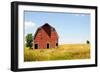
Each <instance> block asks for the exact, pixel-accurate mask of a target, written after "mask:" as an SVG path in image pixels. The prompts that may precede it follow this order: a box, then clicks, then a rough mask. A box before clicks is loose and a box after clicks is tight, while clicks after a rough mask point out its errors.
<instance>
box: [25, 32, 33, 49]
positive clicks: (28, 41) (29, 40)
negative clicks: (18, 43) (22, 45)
mask: <svg viewBox="0 0 100 73" xmlns="http://www.w3.org/2000/svg"><path fill="white" fill-rule="evenodd" d="M32 41H33V36H32V34H31V33H30V34H27V36H26V47H29V48H32Z"/></svg>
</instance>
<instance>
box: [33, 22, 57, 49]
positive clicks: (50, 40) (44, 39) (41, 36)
mask: <svg viewBox="0 0 100 73" xmlns="http://www.w3.org/2000/svg"><path fill="white" fill-rule="evenodd" d="M33 42H34V43H33V48H34V49H44V48H55V47H57V46H58V45H57V44H58V34H57V32H56V30H55V28H53V27H52V26H50V25H49V24H48V23H45V24H44V25H43V26H41V27H39V28H38V29H37V31H36V33H35V35H34V38H33Z"/></svg>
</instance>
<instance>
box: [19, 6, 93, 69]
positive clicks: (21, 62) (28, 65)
mask: <svg viewBox="0 0 100 73" xmlns="http://www.w3.org/2000/svg"><path fill="white" fill-rule="evenodd" d="M24 10H28V11H49V12H70V13H89V14H91V39H92V40H91V45H92V46H91V59H84V60H83V59H82V60H61V61H43V62H24V49H23V48H24V45H23V40H24V38H23V37H24V36H23V32H24V31H23V27H24V26H23V24H24V22H23V16H24ZM94 24H95V11H94V10H93V9H90V10H89V9H79V8H67V7H66V8H60V7H46V6H26V5H19V6H18V32H19V36H18V38H19V39H18V45H19V46H18V68H36V67H50V66H65V65H66V66H71V65H84V64H95V25H94Z"/></svg>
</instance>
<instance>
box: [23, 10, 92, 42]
mask: <svg viewBox="0 0 100 73" xmlns="http://www.w3.org/2000/svg"><path fill="white" fill-rule="evenodd" d="M44 23H49V24H50V25H51V26H53V27H54V28H55V29H56V31H57V32H58V35H59V43H60V44H70V43H85V42H86V40H90V14H78V13H54V12H32V11H25V12H24V24H25V34H24V35H25V36H26V35H27V34H28V33H32V34H33V35H34V33H35V32H36V29H37V28H38V27H40V26H42V25H43V24H44Z"/></svg>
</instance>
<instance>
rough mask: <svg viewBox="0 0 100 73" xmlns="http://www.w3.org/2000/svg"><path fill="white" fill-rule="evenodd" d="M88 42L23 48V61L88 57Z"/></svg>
mask: <svg viewBox="0 0 100 73" xmlns="http://www.w3.org/2000/svg"><path fill="white" fill-rule="evenodd" d="M89 58H90V45H89V44H65V45H60V46H59V47H58V48H51V49H30V48H29V47H26V48H25V50H24V61H25V62H27V61H49V60H73V59H89Z"/></svg>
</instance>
